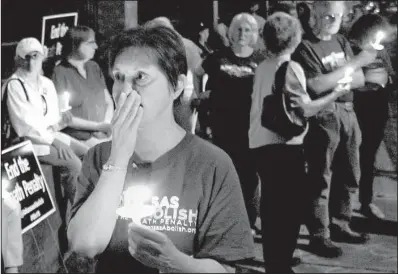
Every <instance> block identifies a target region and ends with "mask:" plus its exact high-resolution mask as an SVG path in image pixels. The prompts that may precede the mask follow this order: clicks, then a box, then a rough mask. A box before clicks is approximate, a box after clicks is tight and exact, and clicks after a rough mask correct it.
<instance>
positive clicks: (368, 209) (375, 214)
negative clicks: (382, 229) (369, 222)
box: [359, 204, 386, 220]
mask: <svg viewBox="0 0 398 274" xmlns="http://www.w3.org/2000/svg"><path fill="white" fill-rule="evenodd" d="M359 212H360V213H361V214H362V215H363V216H365V217H368V218H370V219H379V220H384V219H385V218H386V216H385V215H384V213H383V212H382V211H381V209H380V208H378V207H377V206H376V205H375V204H369V205H367V206H361V208H360V210H359Z"/></svg>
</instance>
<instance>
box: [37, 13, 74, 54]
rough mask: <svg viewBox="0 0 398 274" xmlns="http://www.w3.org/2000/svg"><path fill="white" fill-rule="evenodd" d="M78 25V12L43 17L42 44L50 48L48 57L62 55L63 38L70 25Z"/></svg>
mask: <svg viewBox="0 0 398 274" xmlns="http://www.w3.org/2000/svg"><path fill="white" fill-rule="evenodd" d="M76 25H77V12H72V13H63V14H57V15H50V16H44V17H43V23H42V32H41V44H42V45H43V46H46V47H47V48H48V57H54V56H59V55H61V52H62V43H61V39H62V37H64V36H65V33H66V32H67V31H68V29H69V28H70V27H73V26H76Z"/></svg>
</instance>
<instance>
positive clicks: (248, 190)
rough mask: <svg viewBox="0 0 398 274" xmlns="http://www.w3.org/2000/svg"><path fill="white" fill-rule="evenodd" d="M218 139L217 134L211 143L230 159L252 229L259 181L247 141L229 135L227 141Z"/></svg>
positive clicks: (255, 214) (255, 215)
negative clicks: (236, 174) (237, 178)
mask: <svg viewBox="0 0 398 274" xmlns="http://www.w3.org/2000/svg"><path fill="white" fill-rule="evenodd" d="M218 137H219V135H218V134H214V135H213V143H214V144H215V145H216V146H218V147H220V148H221V149H223V150H224V151H225V152H226V153H227V154H228V155H229V157H231V159H232V162H233V164H234V166H235V169H236V172H237V173H238V176H239V181H240V184H241V188H242V193H243V198H244V200H245V205H246V210H247V214H248V216H249V222H250V226H251V227H252V228H254V225H255V223H256V219H257V210H256V199H255V198H256V190H257V187H258V182H259V180H258V177H257V172H256V168H255V166H254V161H253V158H252V155H251V153H250V149H249V141H248V140H247V141H246V140H244V139H243V140H239V139H234V138H233V135H230V136H229V138H228V139H227V138H218Z"/></svg>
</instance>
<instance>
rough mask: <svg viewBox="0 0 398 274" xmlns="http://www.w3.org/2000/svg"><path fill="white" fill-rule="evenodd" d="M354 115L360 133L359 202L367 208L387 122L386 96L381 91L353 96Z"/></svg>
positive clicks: (370, 201) (371, 195)
mask: <svg viewBox="0 0 398 274" xmlns="http://www.w3.org/2000/svg"><path fill="white" fill-rule="evenodd" d="M355 113H356V115H357V118H358V123H359V127H360V128H361V132H362V144H361V146H360V150H359V157H360V165H361V179H360V182H359V201H360V203H361V205H362V206H367V205H369V204H370V203H372V200H373V181H374V163H375V161H376V154H377V151H378V148H379V146H380V144H381V141H382V140H383V137H384V128H385V126H386V123H387V120H388V94H387V92H385V91H383V90H382V89H381V90H377V91H368V92H361V93H356V94H355Z"/></svg>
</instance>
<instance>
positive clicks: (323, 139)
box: [305, 103, 361, 238]
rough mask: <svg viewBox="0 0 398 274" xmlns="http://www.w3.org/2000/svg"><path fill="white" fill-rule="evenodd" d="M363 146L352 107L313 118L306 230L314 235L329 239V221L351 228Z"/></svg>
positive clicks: (307, 141) (337, 108)
mask: <svg viewBox="0 0 398 274" xmlns="http://www.w3.org/2000/svg"><path fill="white" fill-rule="evenodd" d="M360 143H361V131H360V129H359V125H358V121H357V118H356V115H355V112H354V109H353V106H352V104H345V103H335V104H333V108H331V109H325V110H323V111H322V112H320V113H319V114H318V115H317V116H316V117H314V118H313V119H311V121H310V130H309V132H308V134H307V136H306V138H305V151H306V158H307V162H308V178H309V182H310V186H311V200H312V205H311V209H310V211H309V216H308V217H309V218H308V220H307V227H308V229H309V231H310V233H311V235H313V236H316V237H322V238H329V237H330V230H329V225H330V222H332V223H333V224H335V225H337V226H339V227H341V228H343V229H344V228H346V227H347V226H348V225H349V221H350V219H351V214H352V208H351V197H352V191H353V190H355V189H356V188H357V187H358V183H359V178H360V166H359V146H360ZM332 171H333V172H332ZM332 174H333V178H332ZM329 197H330V198H329Z"/></svg>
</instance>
